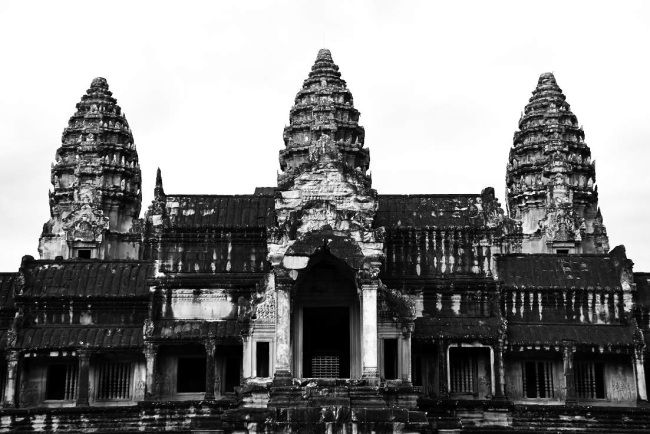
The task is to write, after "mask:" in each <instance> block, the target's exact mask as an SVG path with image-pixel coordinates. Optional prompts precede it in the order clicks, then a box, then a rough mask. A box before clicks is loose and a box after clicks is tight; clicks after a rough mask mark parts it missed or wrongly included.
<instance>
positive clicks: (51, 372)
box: [45, 363, 77, 401]
mask: <svg viewBox="0 0 650 434" xmlns="http://www.w3.org/2000/svg"><path fill="white" fill-rule="evenodd" d="M76 396H77V365H76V364H72V363H66V364H63V363H57V364H52V365H49V366H48V367H47V379H46V383H45V399H47V400H57V401H70V400H73V399H75V398H76Z"/></svg>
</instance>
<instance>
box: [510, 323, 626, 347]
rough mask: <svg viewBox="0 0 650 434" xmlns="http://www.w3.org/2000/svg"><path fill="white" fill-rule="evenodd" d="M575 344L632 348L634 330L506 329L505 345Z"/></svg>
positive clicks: (539, 326) (515, 326)
mask: <svg viewBox="0 0 650 434" xmlns="http://www.w3.org/2000/svg"><path fill="white" fill-rule="evenodd" d="M562 341H574V342H575V344H576V345H586V346H612V347H625V346H632V345H634V328H631V327H628V326H616V325H594V324H584V325H582V324H580V325H578V324H562V325H554V324H534V325H533V324H511V325H509V326H508V344H509V345H527V344H533V345H562Z"/></svg>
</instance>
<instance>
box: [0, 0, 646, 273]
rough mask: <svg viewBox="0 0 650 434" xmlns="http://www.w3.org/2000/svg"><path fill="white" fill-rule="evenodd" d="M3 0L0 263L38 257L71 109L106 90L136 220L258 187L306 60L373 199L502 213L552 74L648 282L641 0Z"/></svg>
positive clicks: (617, 228)
mask: <svg viewBox="0 0 650 434" xmlns="http://www.w3.org/2000/svg"><path fill="white" fill-rule="evenodd" d="M615 5H616V6H615V7H614V3H613V2H603V3H597V2H594V1H584V2H578V1H548V0H546V1H535V2H532V1H531V2H522V1H513V2H495V1H489V2H487V1H476V2H470V1H463V2H460V1H458V2H452V1H448V0H447V1H440V2H433V1H426V2H404V1H392V2H383V1H382V2H379V1H376V2H361V1H332V0H328V1H327V2H325V1H320V2H313V1H295V2H293V1H292V2H271V1H260V2H240V1H228V2H218V3H217V2H197V1H193V2H189V1H186V2H175V3H166V2H162V1H156V2H144V1H138V2H135V1H132V2H122V1H111V2H88V1H84V2H74V3H73V2H61V1H57V2H51V1H42V2H19V1H13V2H8V1H5V2H2V3H0V41H2V42H1V43H0V246H1V248H0V270H2V271H15V270H17V269H18V266H19V264H20V259H21V257H22V255H25V254H30V255H33V256H35V257H38V252H37V246H38V238H39V236H40V233H41V230H42V226H43V223H45V222H46V221H47V220H48V218H49V209H48V196H47V192H48V189H50V188H52V186H51V184H50V163H51V162H52V161H53V160H54V154H55V151H56V149H57V148H58V147H59V146H60V143H61V139H60V138H61V132H62V131H63V128H64V127H65V126H66V124H67V121H68V119H69V117H70V116H71V115H72V114H73V113H74V111H75V104H76V103H77V102H78V101H79V100H80V98H81V95H82V94H84V93H85V91H86V89H87V88H88V87H89V86H90V82H91V81H92V79H93V78H94V77H97V76H102V77H105V78H106V79H107V80H108V83H109V85H110V89H111V90H112V91H113V93H114V96H115V97H116V98H117V99H118V104H120V106H121V107H122V108H123V109H124V111H125V113H126V116H127V119H128V120H129V124H130V126H131V128H132V130H133V133H134V137H135V143H136V145H137V148H138V152H139V156H140V163H141V168H142V176H143V193H144V194H143V210H142V215H144V211H145V210H146V208H147V206H148V204H149V203H150V201H151V198H152V195H153V186H154V181H155V171H156V167H158V166H160V167H161V169H162V172H163V180H164V184H165V190H166V192H167V193H206V194H231V193H241V194H247V193H252V192H253V190H254V188H255V187H256V186H273V185H275V184H276V173H277V170H278V168H279V164H278V151H279V150H280V149H281V148H282V147H283V142H282V130H283V126H284V125H285V124H287V123H288V121H289V109H290V108H291V106H292V104H293V99H294V97H295V94H296V93H297V92H298V90H299V89H300V86H301V84H302V81H303V80H304V79H305V78H306V77H307V74H308V72H309V70H310V68H311V66H312V64H313V62H314V60H315V59H316V54H317V52H318V49H320V48H323V47H326V48H329V49H330V50H331V51H332V56H333V58H334V61H335V62H336V63H337V64H338V65H339V66H340V67H341V72H342V74H343V78H344V79H345V80H346V81H347V82H348V86H349V88H350V90H351V91H352V94H353V96H354V101H355V106H356V107H357V109H359V110H360V111H361V120H360V123H361V125H363V126H364V127H365V129H366V146H367V147H368V148H369V149H370V155H371V169H372V174H373V186H374V188H376V189H377V190H378V191H379V193H384V194H386V193H479V192H480V191H481V189H482V188H484V187H486V186H493V187H495V189H496V191H497V194H498V196H499V199H500V200H501V203H502V205H504V206H505V198H504V191H505V182H504V178H505V166H506V163H507V157H508V151H509V149H510V147H511V145H512V136H513V133H514V132H515V130H516V128H517V121H518V120H519V116H520V113H521V111H522V110H523V108H524V106H525V105H526V103H527V102H528V98H529V97H530V95H531V91H532V90H533V89H534V88H535V85H536V84H537V78H538V77H539V74H541V73H543V72H546V71H552V72H554V73H555V76H556V78H557V81H558V84H559V85H560V87H561V88H562V89H563V91H564V93H565V95H566V96H567V100H568V102H569V103H570V104H571V107H572V109H573V112H574V113H575V114H576V115H577V117H578V120H579V122H580V123H581V124H582V125H583V126H584V129H585V133H586V142H587V144H588V145H589V146H590V147H591V150H592V156H593V158H594V159H595V160H596V161H597V167H596V170H597V181H598V186H599V193H600V206H601V209H602V212H603V218H604V222H605V225H606V226H607V230H608V233H609V237H610V245H611V247H614V246H616V245H618V244H625V246H626V247H627V251H628V256H629V257H630V258H631V259H632V260H633V261H634V262H635V263H636V266H635V271H650V250H649V249H648V247H647V246H648V245H649V244H650V232H649V231H648V229H647V226H648V223H649V221H648V215H649V213H648V211H649V210H650V205H649V199H650V197H649V193H650V183H649V182H648V157H649V156H650V155H649V154H650V153H649V152H648V147H649V146H650V122H649V121H650V60H649V59H650V57H649V53H650V49H649V48H650V47H649V45H650V2H642V1H638V2H624V1H618V2H616V3H615Z"/></svg>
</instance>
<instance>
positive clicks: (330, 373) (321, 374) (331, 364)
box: [311, 355, 339, 378]
mask: <svg viewBox="0 0 650 434" xmlns="http://www.w3.org/2000/svg"><path fill="white" fill-rule="evenodd" d="M311 374H312V376H313V377H314V378H338V377H339V356H338V355H314V356H313V357H312V359H311Z"/></svg>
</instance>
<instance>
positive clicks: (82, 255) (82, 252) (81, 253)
mask: <svg viewBox="0 0 650 434" xmlns="http://www.w3.org/2000/svg"><path fill="white" fill-rule="evenodd" d="M77 258H79V259H90V249H78V250H77Z"/></svg>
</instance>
